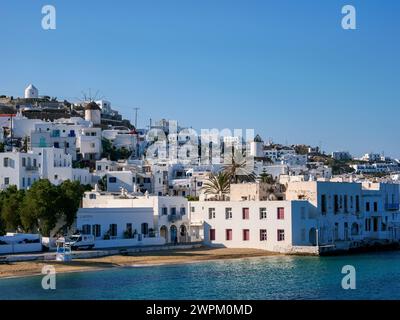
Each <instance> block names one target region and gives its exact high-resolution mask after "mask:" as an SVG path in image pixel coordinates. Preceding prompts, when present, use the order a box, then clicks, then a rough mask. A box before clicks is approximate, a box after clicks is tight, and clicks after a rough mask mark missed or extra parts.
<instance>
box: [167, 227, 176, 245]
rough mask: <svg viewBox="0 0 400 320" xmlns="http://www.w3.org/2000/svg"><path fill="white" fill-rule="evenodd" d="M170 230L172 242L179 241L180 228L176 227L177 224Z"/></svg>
mask: <svg viewBox="0 0 400 320" xmlns="http://www.w3.org/2000/svg"><path fill="white" fill-rule="evenodd" d="M169 232H170V234H171V242H172V243H177V242H178V230H177V229H176V226H174V225H172V226H171V228H169Z"/></svg>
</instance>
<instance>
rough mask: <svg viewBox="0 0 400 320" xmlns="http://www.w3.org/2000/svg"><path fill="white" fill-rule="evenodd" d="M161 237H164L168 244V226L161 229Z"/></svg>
mask: <svg viewBox="0 0 400 320" xmlns="http://www.w3.org/2000/svg"><path fill="white" fill-rule="evenodd" d="M160 237H163V238H164V239H165V242H168V228H167V227H166V226H162V227H161V228H160Z"/></svg>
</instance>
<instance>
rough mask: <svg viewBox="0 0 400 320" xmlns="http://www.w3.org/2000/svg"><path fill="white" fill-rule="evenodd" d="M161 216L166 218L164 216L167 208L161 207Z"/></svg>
mask: <svg viewBox="0 0 400 320" xmlns="http://www.w3.org/2000/svg"><path fill="white" fill-rule="evenodd" d="M161 214H162V215H163V216H166V215H167V214H168V208H167V207H163V208H162V209H161Z"/></svg>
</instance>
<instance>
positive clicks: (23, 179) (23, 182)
mask: <svg viewBox="0 0 400 320" xmlns="http://www.w3.org/2000/svg"><path fill="white" fill-rule="evenodd" d="M22 188H25V177H22Z"/></svg>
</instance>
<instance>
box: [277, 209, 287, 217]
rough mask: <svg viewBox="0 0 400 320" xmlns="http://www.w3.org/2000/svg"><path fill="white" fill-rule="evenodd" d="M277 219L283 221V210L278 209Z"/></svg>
mask: <svg viewBox="0 0 400 320" xmlns="http://www.w3.org/2000/svg"><path fill="white" fill-rule="evenodd" d="M277 219H278V220H284V219H285V208H278V210H277Z"/></svg>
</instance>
